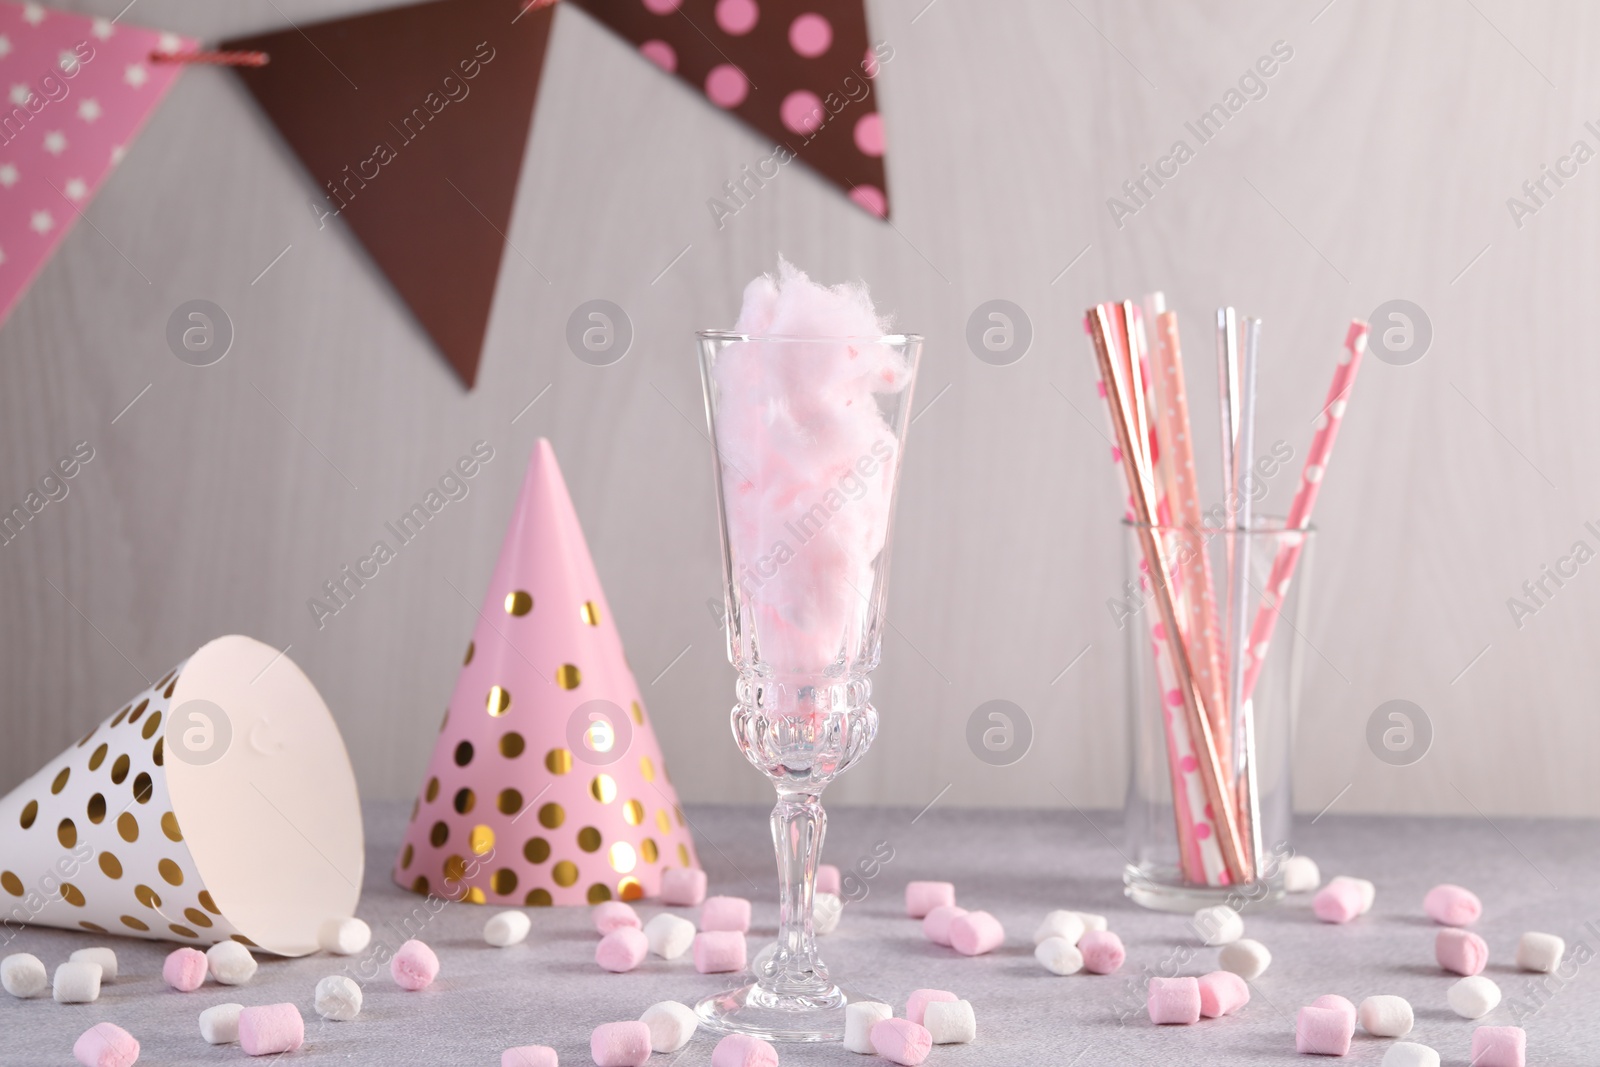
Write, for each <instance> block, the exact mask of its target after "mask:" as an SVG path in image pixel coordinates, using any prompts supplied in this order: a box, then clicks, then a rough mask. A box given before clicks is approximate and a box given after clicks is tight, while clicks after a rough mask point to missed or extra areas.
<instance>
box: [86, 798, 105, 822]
mask: <svg viewBox="0 0 1600 1067" xmlns="http://www.w3.org/2000/svg"><path fill="white" fill-rule="evenodd" d="M86 812H87V814H88V816H89V821H90V822H92V823H94V824H95V825H96V826H99V825H100V824H101V823H102V822H104V821H105V818H106V798H105V796H104V794H101V793H96V794H95V795H94V796H92V797H90V798H89V803H88V806H87V808H86Z"/></svg>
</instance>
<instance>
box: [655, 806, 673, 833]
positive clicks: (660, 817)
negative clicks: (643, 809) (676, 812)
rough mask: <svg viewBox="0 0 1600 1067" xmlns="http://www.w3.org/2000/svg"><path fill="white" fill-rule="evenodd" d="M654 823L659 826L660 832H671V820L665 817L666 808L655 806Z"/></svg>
mask: <svg viewBox="0 0 1600 1067" xmlns="http://www.w3.org/2000/svg"><path fill="white" fill-rule="evenodd" d="M656 825H657V826H659V827H661V832H662V833H664V834H670V833H672V820H671V819H669V818H667V809H666V808H657V809H656Z"/></svg>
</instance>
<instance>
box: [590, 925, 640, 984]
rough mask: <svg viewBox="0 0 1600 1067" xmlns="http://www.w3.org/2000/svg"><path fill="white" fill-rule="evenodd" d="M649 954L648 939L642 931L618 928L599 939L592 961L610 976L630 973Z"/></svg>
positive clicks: (627, 927)
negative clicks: (608, 972) (625, 972)
mask: <svg viewBox="0 0 1600 1067" xmlns="http://www.w3.org/2000/svg"><path fill="white" fill-rule="evenodd" d="M649 953H650V939H649V938H648V937H646V936H645V935H644V931H643V930H638V929H635V928H634V927H632V926H619V927H617V928H616V929H615V930H613V931H611V932H610V933H609V934H607V935H606V936H604V937H602V938H601V939H600V943H599V944H598V945H596V946H595V948H594V961H595V962H596V963H598V964H599V965H600V966H601V967H602V968H604V969H605V970H608V971H610V972H611V973H612V974H621V973H623V972H624V971H631V970H633V969H634V968H635V967H637V966H639V964H641V963H643V962H644V958H645V956H647V955H649Z"/></svg>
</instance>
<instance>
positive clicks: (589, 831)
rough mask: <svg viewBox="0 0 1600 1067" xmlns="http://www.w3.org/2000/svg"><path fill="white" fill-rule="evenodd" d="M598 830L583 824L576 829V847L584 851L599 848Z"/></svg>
mask: <svg viewBox="0 0 1600 1067" xmlns="http://www.w3.org/2000/svg"><path fill="white" fill-rule="evenodd" d="M600 844H601V840H600V831H599V830H596V829H595V828H594V827H592V826H585V827H584V828H583V829H582V830H579V831H578V847H579V848H581V849H583V850H584V851H585V852H597V851H599V849H600Z"/></svg>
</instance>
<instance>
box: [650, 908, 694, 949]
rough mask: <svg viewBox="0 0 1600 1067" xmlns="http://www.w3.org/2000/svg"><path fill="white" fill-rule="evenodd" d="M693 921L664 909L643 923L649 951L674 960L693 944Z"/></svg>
mask: <svg viewBox="0 0 1600 1067" xmlns="http://www.w3.org/2000/svg"><path fill="white" fill-rule="evenodd" d="M694 935H695V929H694V923H692V922H690V921H689V920H688V919H685V918H684V917H683V916H682V915H674V914H672V913H671V912H670V911H664V912H662V913H661V914H660V915H657V916H656V917H655V918H653V919H651V920H650V921H649V922H647V923H645V924H644V936H645V940H646V941H648V942H650V951H651V952H654V953H655V954H656V955H657V956H660V957H661V958H662V959H664V960H675V959H677V958H678V957H679V956H681V955H683V954H684V953H685V952H688V951H689V947H690V946H691V945H693V944H694Z"/></svg>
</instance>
